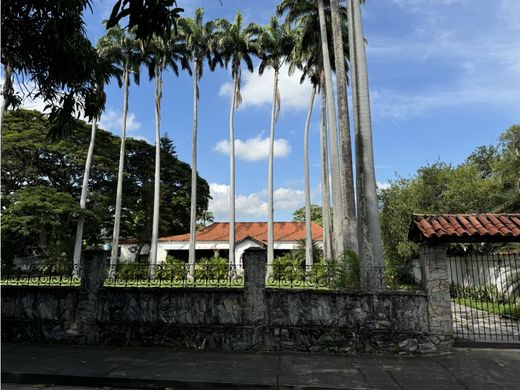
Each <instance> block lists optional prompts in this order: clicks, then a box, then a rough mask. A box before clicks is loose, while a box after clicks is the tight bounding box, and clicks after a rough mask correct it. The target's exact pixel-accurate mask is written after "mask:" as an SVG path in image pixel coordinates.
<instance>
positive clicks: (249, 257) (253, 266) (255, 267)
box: [243, 248, 267, 325]
mask: <svg viewBox="0 0 520 390" xmlns="http://www.w3.org/2000/svg"><path fill="white" fill-rule="evenodd" d="M243 259H244V261H243V263H244V296H245V300H244V322H245V323H247V324H258V325H260V324H264V323H265V320H266V305H265V272H266V264H267V257H266V251H265V249H260V248H251V249H248V250H246V251H245V252H244V257H243Z"/></svg>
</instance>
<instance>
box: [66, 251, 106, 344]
mask: <svg viewBox="0 0 520 390" xmlns="http://www.w3.org/2000/svg"><path fill="white" fill-rule="evenodd" d="M106 263H107V256H106V252H104V251H103V250H101V249H92V250H87V251H85V252H84V254H83V257H82V259H81V285H80V291H79V297H78V306H77V309H76V323H75V326H74V328H75V329H74V333H75V335H76V337H77V338H78V341H79V342H80V343H85V344H93V343H96V342H97V341H99V328H98V323H97V308H98V299H99V289H100V288H102V287H103V282H104V279H105V268H106Z"/></svg>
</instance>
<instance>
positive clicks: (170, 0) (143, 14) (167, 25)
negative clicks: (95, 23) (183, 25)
mask: <svg viewBox="0 0 520 390" xmlns="http://www.w3.org/2000/svg"><path fill="white" fill-rule="evenodd" d="M176 5H177V2H176V0H117V1H116V3H115V4H114V7H113V8H112V12H111V14H110V17H109V19H108V22H107V28H111V27H114V26H116V25H117V24H119V22H120V21H121V20H122V19H124V18H127V17H128V25H127V28H128V29H129V30H131V29H134V30H135V32H136V36H137V37H138V38H139V39H145V40H146V39H150V38H151V37H152V36H154V35H156V36H160V37H163V38H165V37H166V36H168V35H169V33H170V31H171V30H172V29H176V26H177V18H179V16H180V13H181V12H183V11H184V10H183V9H182V8H179V7H176Z"/></svg>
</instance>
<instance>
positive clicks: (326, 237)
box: [320, 86, 334, 260]
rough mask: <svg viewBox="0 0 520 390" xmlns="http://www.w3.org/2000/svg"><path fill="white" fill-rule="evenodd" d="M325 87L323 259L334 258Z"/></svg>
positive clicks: (322, 124)
mask: <svg viewBox="0 0 520 390" xmlns="http://www.w3.org/2000/svg"><path fill="white" fill-rule="evenodd" d="M324 88H325V87H324V86H323V87H322V91H321V126H320V147H321V203H322V217H323V255H324V257H325V259H327V260H331V259H333V258H334V250H333V249H334V248H333V242H332V229H331V222H332V221H331V219H332V216H331V212H330V187H329V153H328V143H329V142H328V139H327V138H328V137H327V98H326V95H325V89H324Z"/></svg>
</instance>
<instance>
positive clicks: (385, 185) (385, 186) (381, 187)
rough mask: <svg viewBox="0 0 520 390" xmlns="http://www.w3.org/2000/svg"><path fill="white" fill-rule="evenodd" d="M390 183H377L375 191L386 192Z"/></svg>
mask: <svg viewBox="0 0 520 390" xmlns="http://www.w3.org/2000/svg"><path fill="white" fill-rule="evenodd" d="M390 185H391V184H390V183H389V182H387V181H385V182H377V189H378V190H387V189H389V188H390Z"/></svg>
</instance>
